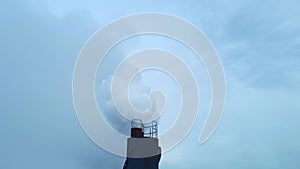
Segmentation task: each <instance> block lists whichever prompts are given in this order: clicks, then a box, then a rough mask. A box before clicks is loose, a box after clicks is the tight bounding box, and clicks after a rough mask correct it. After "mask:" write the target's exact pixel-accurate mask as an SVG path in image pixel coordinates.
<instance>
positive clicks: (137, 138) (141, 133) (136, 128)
mask: <svg viewBox="0 0 300 169" xmlns="http://www.w3.org/2000/svg"><path fill="white" fill-rule="evenodd" d="M157 125H158V124H157V122H156V121H152V122H151V124H144V123H143V122H142V120H140V119H133V120H132V121H131V134H130V135H131V137H130V138H128V139H127V157H126V161H125V164H124V167H123V169H158V168H159V161H160V158H161V148H160V147H159V143H158V138H157V135H158V129H157Z"/></svg>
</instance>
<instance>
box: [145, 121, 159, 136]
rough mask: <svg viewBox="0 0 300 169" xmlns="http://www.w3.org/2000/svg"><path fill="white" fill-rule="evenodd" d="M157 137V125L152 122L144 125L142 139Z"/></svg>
mask: <svg viewBox="0 0 300 169" xmlns="http://www.w3.org/2000/svg"><path fill="white" fill-rule="evenodd" d="M157 136H158V123H157V122H156V121H152V122H151V124H150V125H147V124H144V137H152V138H153V137H154V138H156V137H157Z"/></svg>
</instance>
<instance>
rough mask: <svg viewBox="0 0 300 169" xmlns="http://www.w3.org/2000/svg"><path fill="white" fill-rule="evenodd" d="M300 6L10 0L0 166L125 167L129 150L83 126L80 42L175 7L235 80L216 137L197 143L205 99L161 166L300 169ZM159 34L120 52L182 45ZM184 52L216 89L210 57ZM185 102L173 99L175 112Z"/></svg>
mask: <svg viewBox="0 0 300 169" xmlns="http://www.w3.org/2000/svg"><path fill="white" fill-rule="evenodd" d="M299 5H300V2H298V1H296V0H294V1H291V0H284V1H283V0H279V1H258V0H249V1H238V0H230V1H228V0H218V1H212V0H194V1H187V0H182V1H176V0H166V1H158V0H152V1H143V0H127V1H125V0H123V1H115V0H112V1H100V0H98V1H91V0H87V1H85V2H83V1H78V0H76V1H61V0H39V1H37V0H36V1H35V0H28V1H21V0H15V1H14V0H11V1H8V0H7V1H6V0H4V1H1V2H0V23H1V25H0V26H1V27H0V30H1V31H0V44H1V47H0V117H1V118H0V135H1V137H0V168H5V169H18V168H32V169H35V168H45V169H48V168H49V169H50V168H51V169H52V168H63V169H68V168H72V169H97V168H103V169H118V168H122V165H123V162H124V159H123V158H121V157H116V156H114V155H112V154H110V153H108V152H105V151H104V150H102V149H101V148H100V147H98V146H97V145H95V144H94V143H93V142H92V141H91V140H90V139H89V138H88V137H87V135H86V134H85V133H84V131H83V130H82V129H81V127H80V124H79V122H78V120H77V118H76V113H75V111H74V108H73V100H72V76H73V70H74V66H75V62H76V59H77V56H78V54H79V51H80V49H81V48H82V46H83V45H84V43H85V42H86V40H87V39H88V38H89V37H90V36H91V35H92V34H93V33H94V32H95V31H97V30H98V29H99V28H101V27H102V26H104V25H105V24H107V23H109V22H111V21H112V20H114V19H117V18H119V17H122V16H125V15H129V14H134V13H138V12H164V13H169V14H173V15H177V16H179V17H182V18H184V19H186V20H188V21H189V22H191V23H193V24H194V25H195V26H197V27H199V28H200V29H201V30H202V31H203V32H204V33H205V34H206V35H207V37H208V38H209V39H210V40H211V41H212V43H213V44H214V46H215V47H216V50H217V51H218V53H219V56H220V58H221V60H222V63H223V65H224V69H225V74H226V79H227V101H226V108H225V111H224V116H223V119H222V121H221V124H220V126H219V128H218V129H217V131H216V132H215V134H214V135H213V137H211V138H210V140H209V141H208V142H207V143H205V144H203V145H200V144H198V142H197V141H198V137H199V131H200V130H201V128H202V126H203V121H204V119H205V117H206V114H205V111H206V110H207V109H208V108H209V99H204V103H203V108H202V107H201V108H200V110H201V114H200V115H199V118H198V119H197V123H196V125H195V126H194V128H193V130H192V131H191V133H190V134H189V136H188V137H187V138H186V139H185V140H184V141H183V142H182V143H181V144H179V145H178V146H177V147H176V148H174V149H173V150H171V151H169V152H167V153H165V154H163V157H162V160H161V163H160V168H162V169H182V168H189V169H199V168H206V169H219V168H232V169H241V168H249V169H250V168H251V169H252V168H264V169H282V168H286V169H298V168H300V163H299V159H300V135H299V133H300V123H299V121H300V99H299V96H300V85H299V84H300V76H299V75H300V31H299V30H300V21H299V16H300V10H299ZM149 39H150V40H153V41H150V42H152V44H150V43H149V44H146V45H143V43H140V42H145V41H147V37H144V38H142V37H141V38H137V39H133V40H132V41H131V42H128V43H127V44H126V43H125V44H123V47H120V50H117V51H115V52H116V53H115V54H118V53H122V54H123V55H125V54H126V52H130V51H131V50H128V51H126V50H124V49H127V48H126V45H127V46H130V45H131V46H132V45H136V46H137V47H136V48H137V49H139V48H142V47H148V46H151V45H154V44H155V45H162V47H166V48H168V47H169V48H172V47H174V46H176V44H175V43H176V42H173V43H174V44H173V45H174V46H168V45H165V46H164V45H163V44H165V43H161V44H157V43H155V42H156V41H157V40H158V42H166V43H167V42H168V40H166V39H163V38H162V39H155V38H151V37H150V38H149V37H148V40H149ZM167 44H169V43H167ZM176 49H177V50H178V51H177V52H178V53H179V54H180V53H184V49H182V50H179V49H181V48H176ZM111 55H114V54H113V53H112V54H111ZM185 57H186V58H185ZM182 59H186V62H187V63H188V64H191V67H192V70H194V71H195V72H194V73H195V75H196V76H197V80H198V82H199V83H200V84H203V85H202V86H203V89H200V91H201V90H203V92H202V93H204V96H203V97H204V98H205V96H208V97H209V93H206V91H207V90H206V89H207V88H206V86H207V83H208V82H207V81H206V82H203V81H205V80H207V79H206V78H205V76H206V75H203V76H202V73H203V72H205V71H204V70H202V69H203V68H201V63H200V62H199V61H195V60H193V56H190V57H189V55H187V56H182ZM106 67H107V69H111V68H112V67H110V65H106ZM197 68H199V70H200V69H201V71H199V72H200V73H199V72H198V73H197ZM153 73H155V72H153ZM156 73H157V72H156ZM148 75H149V74H147V73H146V74H145V75H144V76H143V77H144V78H145V80H144V81H143V82H145V84H147V76H148ZM152 75H153V74H152ZM108 76H109V73H107V74H104V75H103V77H99V80H101V78H103V79H105V78H107V77H108ZM157 76H159V77H161V79H166V78H167V77H165V76H164V75H157ZM149 77H151V76H150V75H149ZM148 81H149V80H148ZM168 83H170V85H174V84H172V80H170V79H169V80H166V84H168ZM156 85H158V84H153V86H154V87H157V86H156ZM150 87H151V86H150ZM164 87H165V86H162V88H164ZM171 89H173V87H171ZM170 93H175V94H176V91H174V92H172V91H171V92H170ZM175 98H176V97H175ZM175 103H176V99H175V100H171V101H170V103H169V106H170V107H171V108H169V111H170V112H171V111H172V108H174V107H175V108H176V104H175ZM172 104H173V105H172Z"/></svg>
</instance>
